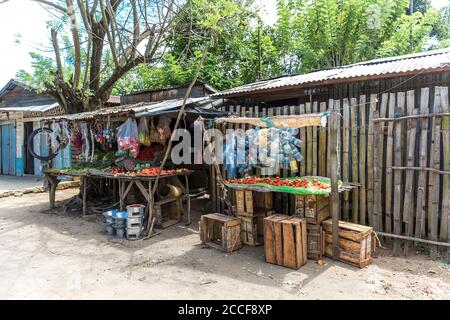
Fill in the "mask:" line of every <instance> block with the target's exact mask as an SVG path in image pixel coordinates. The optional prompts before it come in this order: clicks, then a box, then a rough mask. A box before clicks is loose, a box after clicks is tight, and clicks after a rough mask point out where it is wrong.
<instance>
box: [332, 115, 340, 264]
mask: <svg viewBox="0 0 450 320" xmlns="http://www.w3.org/2000/svg"><path fill="white" fill-rule="evenodd" d="M338 126H339V116H338V114H337V112H336V111H334V112H331V113H330V143H329V147H330V158H329V159H330V178H331V195H330V206H331V216H332V221H333V259H334V260H339V256H340V250H339V190H338V172H337V170H338V157H339V155H338V151H337V150H338V146H337V143H338V134H339V133H338Z"/></svg>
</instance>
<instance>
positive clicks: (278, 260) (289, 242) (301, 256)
mask: <svg viewBox="0 0 450 320" xmlns="http://www.w3.org/2000/svg"><path fill="white" fill-rule="evenodd" d="M264 252H265V257H266V262H269V263H273V264H277V265H281V266H285V267H288V268H292V269H299V268H300V267H301V266H303V265H304V264H305V263H306V259H307V240H306V220H305V219H303V218H299V217H293V216H285V215H279V214H276V215H272V216H270V217H267V218H265V219H264Z"/></svg>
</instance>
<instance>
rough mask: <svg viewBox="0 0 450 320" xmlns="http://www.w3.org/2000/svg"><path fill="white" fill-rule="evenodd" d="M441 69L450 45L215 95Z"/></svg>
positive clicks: (448, 64) (447, 64)
mask: <svg viewBox="0 0 450 320" xmlns="http://www.w3.org/2000/svg"><path fill="white" fill-rule="evenodd" d="M438 69H448V70H450V48H445V49H440V50H433V51H427V52H421V53H417V54H409V55H404V56H398V57H389V58H383V59H375V60H370V61H365V62H360V63H355V64H352V65H347V66H342V67H338V68H334V69H329V70H321V71H315V72H311V73H306V74H300V75H296V76H290V77H281V78H276V79H270V80H264V81H258V82H255V83H250V84H247V85H243V86H240V87H236V88H232V89H228V90H224V91H221V92H219V93H216V94H213V95H212V97H214V98H229V97H232V96H235V95H236V96H237V95H245V94H246V93H249V94H251V93H257V92H260V91H272V90H274V89H278V88H285V87H306V86H308V85H311V84H314V85H315V86H318V85H321V84H332V83H336V82H342V80H345V79H352V80H357V79H358V78H365V77H371V76H380V77H382V76H387V75H393V74H395V75H397V74H398V75H399V76H401V75H402V74H408V73H411V72H417V73H420V72H424V71H432V70H438Z"/></svg>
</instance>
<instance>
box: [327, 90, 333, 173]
mask: <svg viewBox="0 0 450 320" xmlns="http://www.w3.org/2000/svg"><path fill="white" fill-rule="evenodd" d="M333 109H334V100H333V99H329V100H328V112H331V111H333ZM327 141H328V143H327V177H329V176H330V170H331V163H330V154H331V150H330V117H329V118H328V130H327Z"/></svg>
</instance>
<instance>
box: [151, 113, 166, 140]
mask: <svg viewBox="0 0 450 320" xmlns="http://www.w3.org/2000/svg"><path fill="white" fill-rule="evenodd" d="M150 141H151V142H152V143H153V142H154V143H159V144H164V142H165V141H161V139H160V136H159V133H158V130H156V127H155V123H154V122H153V118H152V119H151V120H150Z"/></svg>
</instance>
